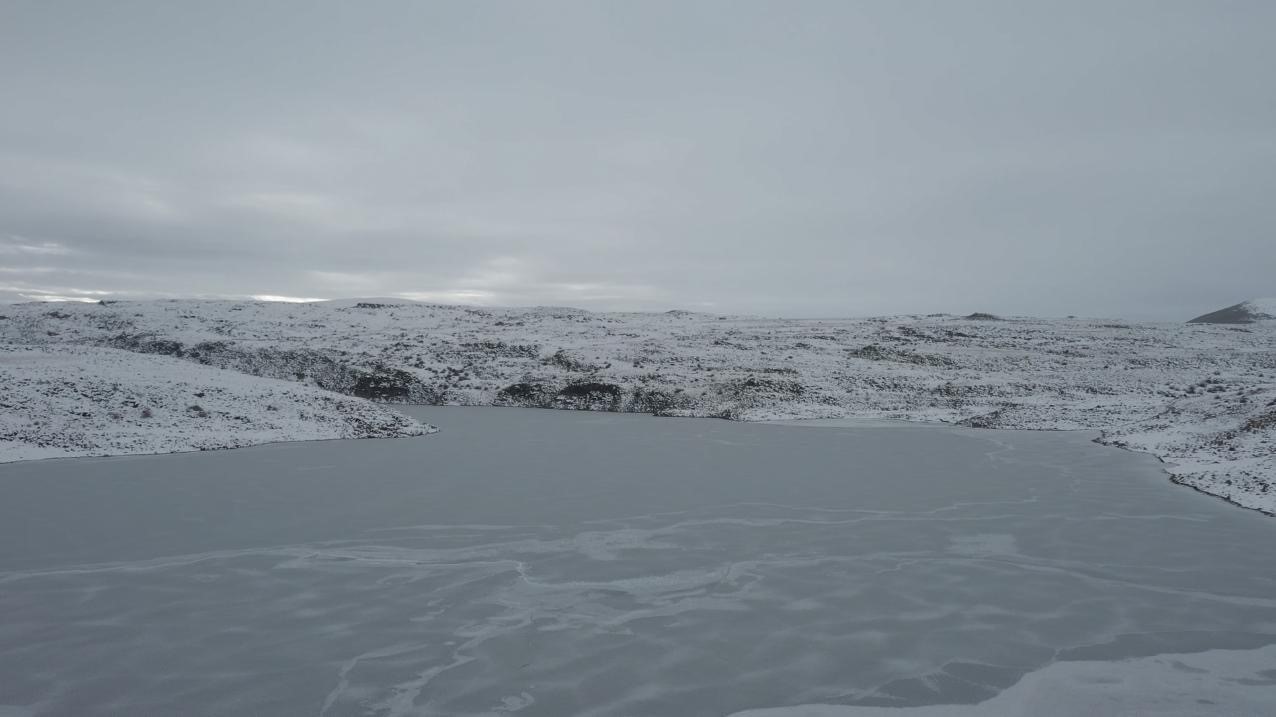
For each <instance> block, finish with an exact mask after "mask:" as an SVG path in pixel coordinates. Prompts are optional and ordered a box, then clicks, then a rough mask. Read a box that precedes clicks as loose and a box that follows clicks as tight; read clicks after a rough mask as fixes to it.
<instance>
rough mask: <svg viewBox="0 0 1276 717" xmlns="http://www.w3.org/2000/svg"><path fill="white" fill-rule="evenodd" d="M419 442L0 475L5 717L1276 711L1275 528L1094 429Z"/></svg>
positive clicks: (470, 431)
mask: <svg viewBox="0 0 1276 717" xmlns="http://www.w3.org/2000/svg"><path fill="white" fill-rule="evenodd" d="M410 412H411V413H412V414H413V415H416V416H419V417H421V418H423V419H425V420H428V421H431V422H433V423H436V424H437V425H439V426H440V427H441V428H442V432H441V433H439V434H437V435H434V436H430V437H426V438H421V439H406V440H397V441H333V442H322V443H294V444H279V445H272V446H262V447H257V448H248V449H240V450H235V451H222V452H212V453H192V454H179V455H167V456H148V457H123V458H108V459H77V460H61V461H44V462H35V463H22V464H10V465H4V466H0V616H3V617H0V717H14V716H15V715H21V716H23V717H25V716H26V715H45V714H49V715H75V716H85V715H124V714H134V715H176V714H200V715H248V714H252V715H329V716H335V715H364V714H376V715H415V714H421V715H479V714H486V715H504V714H511V713H517V714H519V715H520V716H523V715H527V716H531V715H538V716H546V717H562V716H565V715H599V716H604V715H607V716H610V715H615V716H618V717H619V716H629V717H639V716H648V715H651V716H662V717H663V716H678V715H730V714H733V713H737V712H740V711H744V710H753V709H762V708H777V707H785V706H792V705H804V704H805V705H815V704H826V705H843V706H846V705H858V706H861V707H864V708H865V709H862V710H861V709H852V708H846V707H829V708H820V707H808V708H800V709H791V710H781V711H776V712H769V711H765V710H764V712H763V713H764V714H785V715H789V714H791V715H799V714H809V715H843V714H845V715H854V714H860V713H871V714H877V713H878V710H874V709H871V707H873V706H892V707H913V708H916V707H922V706H925V705H946V704H956V703H960V704H973V703H979V702H985V701H987V700H992V701H991V702H985V708H987V709H992V710H998V711H1001V712H1004V713H1008V714H1009V713H1024V714H1036V713H1041V714H1044V713H1045V712H1047V711H1048V710H1044V709H1036V708H1030V707H1029V706H1025V705H1028V704H1029V703H1030V702H1031V700H1032V699H1037V700H1038V701H1039V702H1040V701H1042V700H1048V702H1049V704H1050V705H1053V706H1054V708H1055V709H1060V710H1062V709H1063V708H1062V707H1060V705H1064V706H1068V705H1071V707H1073V708H1076V707H1077V706H1079V705H1083V704H1084V705H1089V708H1090V709H1091V711H1092V712H1094V710H1096V709H1097V710H1098V712H1096V713H1111V712H1105V711H1104V710H1103V705H1105V704H1106V705H1108V706H1109V707H1110V706H1112V705H1113V704H1117V702H1111V701H1109V702H1104V700H1122V699H1124V700H1144V701H1146V700H1149V699H1162V700H1167V699H1170V698H1173V700H1174V704H1173V705H1169V704H1166V705H1162V707H1165V708H1166V710H1162V711H1168V709H1169V708H1170V707H1173V708H1175V709H1181V710H1183V711H1182V712H1181V713H1182V714H1211V713H1219V714H1246V713H1249V712H1247V711H1248V710H1250V709H1252V710H1254V711H1253V712H1252V713H1253V714H1260V713H1261V711H1262V710H1263V709H1265V708H1263V707H1261V706H1262V705H1267V708H1268V709H1269V708H1270V707H1271V705H1272V704H1276V559H1274V558H1273V555H1272V546H1273V545H1274V544H1276V519H1270V518H1266V517H1264V516H1262V515H1259V514H1257V513H1252V512H1249V511H1244V510H1240V509H1238V508H1234V507H1231V506H1227V505H1225V504H1223V503H1222V502H1220V501H1218V500H1215V499H1212V498H1209V497H1206V496H1203V495H1200V494H1197V493H1194V492H1192V491H1191V490H1188V489H1186V488H1181V487H1177V486H1173V485H1171V484H1170V483H1169V482H1168V481H1167V478H1166V476H1165V475H1164V474H1163V473H1161V472H1160V470H1159V468H1158V464H1157V462H1156V461H1155V460H1153V459H1151V458H1148V457H1146V456H1140V455H1135V454H1131V453H1126V452H1122V451H1119V450H1116V449H1112V448H1105V447H1102V446H1098V445H1095V444H1093V443H1090V442H1089V438H1090V436H1089V435H1088V434H1067V433H1032V432H1003V431H973V430H959V429H951V428H942V427H916V426H910V427H897V426H878V425H861V426H849V427H848V426H837V425H833V426H821V427H812V426H802V427H796V426H784V425H761V424H740V423H728V422H725V421H714V420H697V419H657V418H652V417H648V416H633V415H615V414H596V413H572V412H550V411H537V410H531V409H482V408H420V409H413V410H411V411H410ZM1207 651H1209V652H1207ZM1096 665H1097V666H1096ZM1030 673H1031V674H1030ZM1059 675H1062V676H1061V677H1060V676H1059ZM1176 690H1177V691H1178V692H1175V691H1176ZM1029 691H1034V692H1033V694H1035V695H1036V697H1033V696H1032V695H1030V694H1027V693H1028V692H1029ZM1140 691H1142V692H1140ZM1025 695H1026V696H1025ZM1025 700H1026V701H1025ZM1069 700H1071V701H1069ZM1087 700H1089V702H1087ZM1042 704H1044V703H1042ZM1121 704H1125V703H1121ZM1095 705H1098V707H1095ZM1145 707H1146V705H1145ZM945 710H948V708H945ZM1016 710H1018V711H1019V712H1016ZM910 712H918V713H922V714H944V713H951V712H950V711H940V712H935V711H933V710H927V709H924V708H923V709H920V710H904V711H902V712H901V713H902V714H907V713H910ZM1060 713H1061V714H1065V713H1066V710H1065V711H1061V712H1060ZM883 714H888V715H889V714H894V712H884V713H883Z"/></svg>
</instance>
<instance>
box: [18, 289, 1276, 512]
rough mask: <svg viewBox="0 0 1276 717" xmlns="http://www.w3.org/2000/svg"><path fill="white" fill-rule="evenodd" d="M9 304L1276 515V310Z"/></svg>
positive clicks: (46, 336)
mask: <svg viewBox="0 0 1276 717" xmlns="http://www.w3.org/2000/svg"><path fill="white" fill-rule="evenodd" d="M0 313H3V314H4V315H5V316H4V318H3V319H0V343H4V344H8V345H20V346H40V347H44V348H46V349H47V350H49V351H59V352H60V351H70V350H75V349H73V348H72V347H82V346H95V347H113V348H116V349H122V350H127V351H130V352H132V353H133V354H139V353H140V354H152V355H153V354H159V355H166V356H169V357H172V358H174V359H181V360H184V361H186V362H187V363H191V364H199V365H204V366H212V367H218V368H225V369H233V370H235V371H237V372H242V373H249V374H254V375H257V376H261V377H265V378H270V379H275V380H287V381H292V382H294V384H293V385H294V387H296V383H298V382H300V383H306V384H310V385H312V386H316V387H318V388H321V389H328V390H330V391H334V392H337V393H343V394H348V395H351V396H357V397H363V398H371V399H377V400H384V401H401V402H410V403H439V404H466V405H519V406H543V407H557V408H576V409H592V410H621V411H645V412H652V413H657V414H663V415H688V416H717V417H723V418H732V419H739V420H767V419H779V418H845V417H865V418H897V419H906V420H937V421H949V422H959V423H964V424H967V425H971V426H976V427H994V428H1021V429H1092V430H1099V431H1102V432H1103V434H1102V438H1101V440H1103V441H1104V442H1108V443H1112V444H1114V445H1121V446H1124V447H1129V448H1132V449H1136V450H1143V451H1147V452H1150V453H1152V454H1154V455H1157V456H1158V457H1160V458H1161V459H1163V460H1164V461H1166V463H1167V469H1168V470H1169V471H1170V473H1171V474H1173V475H1174V476H1175V477H1176V480H1178V481H1180V482H1182V483H1185V484H1188V485H1191V486H1193V487H1196V488H1199V489H1200V490H1203V491H1206V492H1209V493H1212V494H1215V495H1219V496H1222V497H1225V498H1227V499H1228V500H1231V501H1233V502H1235V503H1237V504H1240V505H1244V506H1246V507H1250V508H1257V509H1260V510H1266V511H1269V512H1276V487H1273V483H1276V322H1273V321H1261V320H1260V321H1257V322H1256V323H1251V324H1245V325H1231V326H1225V325H1211V324H1191V325H1189V324H1179V323H1131V322H1126V321H1111V320H1092V319H1054V320H1043V319H1019V318H1015V319H1009V320H1000V319H996V318H995V317H991V318H990V317H978V318H971V317H957V316H950V315H938V314H937V315H929V316H895V317H884V318H870V319H830V320H784V319H758V318H750V317H733V316H719V315H715V314H703V313H692V312H682V311H676V312H668V313H663V314H632V313H591V312H587V311H583V310H579V309H570V308H557V307H539V308H531V309H492V308H477V307H464V306H440V305H432V304H419V303H411V302H393V301H388V300H379V299H378V300H362V301H360V300H351V301H345V302H325V303H312V304H280V303H263V302H227V301H159V302H126V303H116V304H110V305H57V306H54V305H50V304H23V305H14V306H10V307H4V308H3V309H2V310H0ZM68 355H70V356H79V354H68ZM85 356H87V355H85ZM70 360H72V361H74V360H76V359H70ZM138 360H144V357H138ZM5 390H6V391H12V389H9V388H6V389H5ZM307 395H310V394H307ZM314 395H327V394H322V393H318V394H314ZM6 402H9V403H12V401H9V400H8V399H6ZM27 418H28V420H32V419H31V417H30V416H27ZM86 440H91V439H86Z"/></svg>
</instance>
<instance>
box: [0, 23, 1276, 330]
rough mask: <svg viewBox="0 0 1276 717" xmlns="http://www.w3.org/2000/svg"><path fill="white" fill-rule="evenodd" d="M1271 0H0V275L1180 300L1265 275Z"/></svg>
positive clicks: (1137, 312)
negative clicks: (1051, 0) (1044, 0)
mask: <svg viewBox="0 0 1276 717" xmlns="http://www.w3.org/2000/svg"><path fill="white" fill-rule="evenodd" d="M1272 27H1276V6H1273V5H1272V4H1271V3H1265V2H1216V3H1198V2H1172V1H1165V2H1162V1H1156V2H1152V1H1148V2H1126V3H1120V4H1117V5H1113V4H1111V3H1099V2H1093V3H1089V2H1082V3H1069V4H1057V5H1037V4H1024V3H1018V2H991V1H989V2H976V3H940V2H880V3H842V2H801V3H796V4H787V5H779V4H775V3H766V2H756V3H755V2H697V3H620V2H589V3H585V2H581V3H574V2H572V3H568V2H544V3H530V4H529V3H519V4H512V3H495V2H474V3H418V2H382V3H376V4H373V5H371V6H367V7H360V6H356V4H352V3H337V2H304V3H303V2H272V3H256V2H252V3H248V2H242V3H241V2H220V3H182V2H179V3H171V2H118V3H87V2H61V1H58V0H41V1H39V2H32V1H28V2H22V1H18V2H10V3H6V4H5V5H4V6H3V7H0V68H3V69H0V92H3V95H0V96H4V97H5V98H6V111H5V112H4V113H0V298H7V299H24V298H30V297H35V296H46V297H47V296H58V297H84V298H94V297H99V296H116V295H120V296H126V295H137V296H158V295H210V296H211V295H240V296H247V295H273V296H298V297H338V296H353V295H392V294H399V295H404V296H413V297H417V298H423V299H429V300H439V301H465V302H475V303H492V304H524V303H552V304H573V305H579V306H583V307H586V308H600V309H605V308H633V309H664V308H672V307H683V308H705V309H711V310H715V311H738V312H757V313H763V314H772V315H806V316H830V315H863V314H873V313H893V312H915V311H961V312H965V311H972V310H976V309H978V310H989V311H997V312H1005V313H1034V314H1043V315H1061V314H1073V313H1075V314H1086V315H1126V316H1131V317H1139V318H1166V319H1176V318H1182V317H1185V316H1190V315H1195V314H1197V313H1200V312H1201V311H1203V310H1205V309H1209V308H1214V307H1215V306H1216V305H1220V306H1221V305H1225V304H1229V303H1233V302H1235V301H1238V300H1241V299H1244V298H1248V297H1250V296H1255V295H1270V294H1276V287H1274V286H1273V285H1272V278H1271V276H1272V269H1273V267H1276V241H1273V240H1272V235H1273V229H1274V228H1276V219H1273V213H1272V212H1271V210H1270V207H1269V206H1268V205H1269V204H1270V201H1271V199H1270V198H1271V195H1272V193H1273V189H1276V162H1274V161H1273V160H1274V159H1276V93H1272V92H1271V91H1270V89H1268V86H1269V84H1270V82H1269V78H1268V77H1267V75H1268V74H1269V70H1270V67H1272V66H1273V65H1276V50H1273V48H1272V44H1271V42H1270V29H1271V28H1272ZM97 292H110V293H105V294H104V293H97Z"/></svg>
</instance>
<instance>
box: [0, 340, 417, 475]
mask: <svg viewBox="0 0 1276 717" xmlns="http://www.w3.org/2000/svg"><path fill="white" fill-rule="evenodd" d="M0 386H2V388H0V409H2V411H3V412H0V462H3V461H19V460H27V459H35V458H61V457H68V456H100V455H120V454H132V453H173V452H177V451H191V450H208V449H214V448H233V447H238V446H248V445H254V444H259V443H270V442H274V441H289V440H291V441H295V440H320V439H327V438H364V437H398V436H419V435H423V434H425V433H427V432H430V431H432V430H433V428H431V427H430V426H427V425H425V424H422V423H419V422H417V421H415V420H413V419H410V418H408V417H406V416H403V415H401V414H399V413H396V412H394V411H390V410H386V409H385V408H383V407H381V406H377V405H376V404H373V403H370V402H368V401H363V400H359V399H356V398H351V397H348V396H341V395H338V394H334V393H330V392H328V391H324V390H321V389H317V388H313V387H310V386H302V385H296V384H288V383H284V382H282V381H276V380H271V379H263V378H257V377H256V376H248V375H245V374H242V373H237V372H233V371H222V370H219V369H215V368H209V367H206V366H198V365H194V364H191V363H188V362H185V361H180V360H178V359H173V358H167V357H163V356H145V355H139V354H135V353H130V352H127V351H121V350H119V349H111V348H99V347H95V346H26V347H22V346H3V347H0Z"/></svg>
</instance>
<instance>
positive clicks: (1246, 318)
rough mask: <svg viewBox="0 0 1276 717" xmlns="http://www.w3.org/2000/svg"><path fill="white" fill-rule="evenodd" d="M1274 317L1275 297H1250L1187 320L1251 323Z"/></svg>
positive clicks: (1194, 322) (1208, 322)
mask: <svg viewBox="0 0 1276 717" xmlns="http://www.w3.org/2000/svg"><path fill="white" fill-rule="evenodd" d="M1268 319H1276V298H1269V299H1250V300H1249V301H1242V302H1241V303H1239V304H1235V305H1232V306H1229V307H1227V308H1225V309H1219V310H1218V311H1211V312H1210V313H1208V314H1203V315H1201V316H1198V317H1196V318H1195V319H1192V320H1191V321H1188V322H1187V323H1189V324H1252V323H1254V322H1255V321H1265V320H1268Z"/></svg>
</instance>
